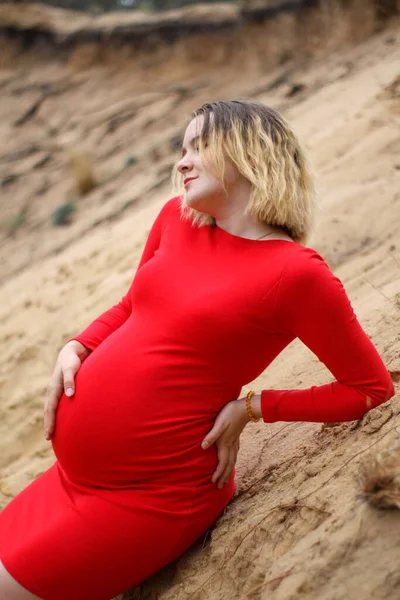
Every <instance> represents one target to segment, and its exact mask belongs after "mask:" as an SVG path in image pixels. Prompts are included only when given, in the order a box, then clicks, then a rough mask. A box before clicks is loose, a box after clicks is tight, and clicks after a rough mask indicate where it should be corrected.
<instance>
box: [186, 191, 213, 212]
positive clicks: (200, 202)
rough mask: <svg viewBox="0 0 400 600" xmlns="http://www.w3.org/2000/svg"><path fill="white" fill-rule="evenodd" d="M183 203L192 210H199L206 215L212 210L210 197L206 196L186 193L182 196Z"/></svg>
mask: <svg viewBox="0 0 400 600" xmlns="http://www.w3.org/2000/svg"><path fill="white" fill-rule="evenodd" d="M184 204H185V205H186V206H189V208H193V209H194V210H198V211H199V212H202V213H206V214H208V215H212V214H213V210H212V206H211V205H212V204H213V203H212V202H210V198H209V197H208V196H196V194H190V192H189V193H187V194H186V195H185V198H184Z"/></svg>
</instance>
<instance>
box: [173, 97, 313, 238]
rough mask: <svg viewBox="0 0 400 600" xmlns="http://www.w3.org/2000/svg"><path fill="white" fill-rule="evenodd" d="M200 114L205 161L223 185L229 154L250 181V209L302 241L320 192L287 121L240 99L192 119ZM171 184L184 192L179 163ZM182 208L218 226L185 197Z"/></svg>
mask: <svg viewBox="0 0 400 600" xmlns="http://www.w3.org/2000/svg"><path fill="white" fill-rule="evenodd" d="M200 116H204V122H203V127H202V130H201V131H199V153H200V157H201V159H202V160H203V159H205V160H206V161H207V162H208V163H211V165H212V168H213V172H215V175H216V177H217V178H218V179H219V181H220V182H221V183H222V184H223V182H224V168H225V156H227V157H228V158H229V159H230V160H231V161H232V162H233V163H234V165H235V166H236V168H237V169H238V171H239V173H240V174H241V175H242V176H244V177H245V178H246V179H247V180H248V181H250V183H251V186H252V191H251V195H250V200H249V203H248V205H247V208H246V213H247V214H249V215H251V216H252V217H254V218H255V219H258V220H259V221H261V222H264V223H266V224H268V225H271V226H275V227H281V228H283V229H284V230H286V231H287V233H288V234H289V235H290V236H291V237H292V239H294V240H295V241H297V242H299V243H300V244H304V243H305V242H306V241H307V239H308V237H309V235H310V233H311V230H312V227H313V224H314V216H315V208H316V194H315V188H314V182H313V177H312V175H311V172H310V169H309V166H308V164H307V160H306V157H305V154H304V151H303V149H302V147H301V146H300V143H299V141H298V139H297V137H296V135H295V134H294V132H293V130H292V129H291V127H290V126H289V125H288V123H287V122H286V121H285V120H284V119H283V117H282V116H281V115H280V114H279V113H278V112H277V111H276V110H274V109H272V108H270V107H269V106H266V105H264V104H261V103H258V102H250V101H240V100H232V101H229V102H211V103H208V104H204V105H203V106H201V107H200V108H198V109H196V110H195V111H194V112H193V113H192V116H191V119H193V118H197V117H200ZM206 147H207V157H205V149H206ZM172 182H173V187H174V190H175V191H176V192H181V190H182V176H181V174H180V173H179V172H178V170H177V166H175V167H174V169H173V173H172ZM181 211H182V217H183V218H186V219H190V220H191V221H192V223H193V224H194V225H197V226H199V227H202V226H205V225H215V219H214V217H212V216H211V215H208V214H205V213H202V212H199V211H197V210H195V209H193V208H191V207H189V206H187V205H185V203H184V197H183V196H182V202H181Z"/></svg>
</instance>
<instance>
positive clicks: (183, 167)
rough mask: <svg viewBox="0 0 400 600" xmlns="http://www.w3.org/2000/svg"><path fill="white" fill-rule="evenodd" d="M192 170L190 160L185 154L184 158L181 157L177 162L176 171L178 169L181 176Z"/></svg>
mask: <svg viewBox="0 0 400 600" xmlns="http://www.w3.org/2000/svg"><path fill="white" fill-rule="evenodd" d="M192 168H193V165H192V163H191V160H190V158H189V156H188V155H187V154H185V156H183V157H182V158H181V160H180V161H179V162H178V164H177V169H178V171H179V173H181V174H182V175H183V174H184V173H187V172H188V171H191V170H192Z"/></svg>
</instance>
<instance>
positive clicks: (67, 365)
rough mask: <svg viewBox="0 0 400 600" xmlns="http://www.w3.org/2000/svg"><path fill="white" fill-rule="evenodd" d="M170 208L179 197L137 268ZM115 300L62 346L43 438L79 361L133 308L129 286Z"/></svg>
mask: <svg viewBox="0 0 400 600" xmlns="http://www.w3.org/2000/svg"><path fill="white" fill-rule="evenodd" d="M171 209H172V210H173V209H175V210H179V198H172V199H171V200H169V201H168V202H167V203H166V204H165V205H164V206H163V208H162V209H161V211H160V213H159V214H158V216H157V218H156V220H155V221H154V224H153V226H152V228H151V230H150V233H149V236H148V238H147V241H146V244H145V247H144V250H143V254H142V257H141V260H140V262H139V265H138V267H137V270H136V272H138V271H139V269H140V268H141V267H142V266H143V265H144V264H145V263H146V262H147V261H148V260H150V259H151V258H152V257H153V256H154V253H155V251H156V250H157V249H158V248H159V246H160V242H161V236H162V232H163V230H164V228H165V224H166V221H167V216H168V214H169V212H170V211H171ZM132 286H133V282H132V284H131V286H130V287H129V290H128V291H127V293H126V294H125V296H123V298H122V299H121V301H120V302H118V304H115V305H114V306H112V307H111V308H110V309H108V310H106V311H105V312H103V313H102V314H101V315H100V316H99V317H97V319H95V320H94V321H92V323H90V325H88V327H86V328H85V329H84V330H83V331H82V332H81V333H80V334H78V335H77V336H75V337H73V338H71V339H70V340H68V342H67V343H66V344H65V346H64V347H63V348H62V349H61V351H60V353H59V355H58V357H57V361H56V366H55V369H54V372H53V374H52V377H51V379H50V383H49V385H48V388H47V397H46V402H45V409H44V429H45V437H46V439H50V438H51V436H52V435H53V433H54V429H55V420H56V413H57V407H58V403H59V400H60V398H61V396H62V394H63V392H64V391H65V393H66V395H67V396H72V395H73V394H74V392H75V376H76V373H77V372H78V370H79V369H80V367H81V364H82V362H83V361H84V360H85V359H86V358H87V357H88V356H89V354H90V353H91V352H92V351H93V350H95V349H96V348H97V347H98V346H99V345H100V344H101V343H102V342H103V341H104V340H105V339H106V338H107V337H108V336H109V335H110V334H111V333H113V331H116V329H118V328H119V327H121V325H123V324H124V323H125V321H126V320H127V319H128V318H129V316H130V314H131V312H132V302H131V288H132Z"/></svg>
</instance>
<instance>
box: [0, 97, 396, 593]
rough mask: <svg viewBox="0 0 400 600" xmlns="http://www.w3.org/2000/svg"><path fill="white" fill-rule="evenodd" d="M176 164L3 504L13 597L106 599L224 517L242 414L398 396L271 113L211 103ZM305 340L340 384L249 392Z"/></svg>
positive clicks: (317, 414)
mask: <svg viewBox="0 0 400 600" xmlns="http://www.w3.org/2000/svg"><path fill="white" fill-rule="evenodd" d="M174 177H175V179H180V180H181V181H182V182H183V184H184V188H185V192H184V194H182V196H178V197H176V198H173V199H171V200H169V201H168V202H167V203H166V204H165V205H164V207H163V208H162V210H161V212H160V213H159V215H158V217H157V219H156V221H155V223H154V225H153V227H152V229H151V232H150V235H149V237H148V240H147V243H146V246H145V249H144V253H143V256H142V259H141V261H140V264H139V266H138V269H137V272H136V275H135V278H134V280H133V282H132V285H131V287H130V289H129V290H128V291H127V293H126V295H125V296H124V297H123V298H122V300H121V301H120V302H119V303H118V304H116V305H115V306H114V307H112V308H111V309H110V310H108V311H106V312H105V313H104V314H102V315H101V316H100V317H99V318H98V319H96V320H95V321H93V323H91V324H90V325H89V326H88V327H87V328H86V329H85V330H84V331H83V332H82V333H80V334H79V335H77V336H76V337H75V338H74V339H73V340H70V341H69V342H68V343H67V344H66V346H65V347H64V348H63V349H62V350H61V352H60V355H59V358H58V361H57V365H56V369H55V373H54V376H53V389H52V390H51V393H50V396H49V398H48V400H47V407H46V419H45V426H46V430H47V431H46V435H47V437H48V438H49V439H50V438H51V439H52V443H53V448H54V452H55V454H56V457H57V461H56V462H55V464H54V465H53V466H52V467H51V468H50V469H49V470H48V471H46V472H45V473H44V474H42V475H41V476H40V477H39V478H38V479H36V480H35V481H34V482H33V483H31V484H30V485H29V486H28V487H27V488H26V489H25V490H24V491H22V492H21V493H20V494H19V495H18V496H17V497H16V498H15V499H14V500H13V501H12V502H10V504H9V505H8V506H7V507H6V508H5V509H4V511H3V512H2V513H1V515H0V561H1V562H0V598H1V599H2V600H29V599H34V598H40V599H42V600H109V599H110V598H112V597H113V596H115V595H116V594H118V593H119V592H122V591H124V590H125V589H127V588H129V587H132V586H135V585H137V584H139V583H140V582H141V581H143V580H144V579H146V578H147V577H148V576H149V575H150V574H152V573H154V572H155V571H157V570H159V569H160V568H161V567H163V566H164V565H166V564H168V563H169V562H170V561H172V560H174V559H176V558H177V557H178V556H179V555H181V554H182V553H183V552H184V551H185V550H186V549H187V548H188V547H189V546H190V545H191V544H192V543H193V542H194V541H195V540H196V539H197V538H198V537H199V536H200V535H201V534H202V533H204V532H205V531H206V530H207V529H208V528H209V527H210V526H211V525H212V524H213V523H214V522H215V521H216V520H217V519H218V517H219V515H220V514H221V512H222V511H223V510H224V508H225V507H226V505H227V504H228V503H229V501H230V500H231V499H232V497H233V495H234V491H235V483H234V475H235V469H234V466H235V462H236V457H237V452H238V448H239V437H240V434H241V432H242V431H243V429H244V427H245V426H246V424H247V423H249V422H250V421H257V420H259V419H260V418H262V419H263V421H264V422H265V423H273V422H276V421H314V422H329V421H348V420H353V419H360V418H361V417H362V416H363V415H364V414H365V413H366V411H368V410H369V409H371V408H373V407H375V406H377V405H379V404H380V403H382V402H385V401H387V400H388V399H389V398H390V397H391V396H393V394H394V389H393V385H392V382H391V379H390V376H389V374H388V371H387V369H386V368H385V365H384V364H383V362H382V360H381V358H380V356H379V354H378V353H377V351H376V349H375V348H374V346H373V344H372V343H371V341H370V340H369V338H368V337H367V335H366V334H365V333H364V331H363V329H362V328H361V326H360V324H359V323H358V321H357V318H356V316H355V314H354V312H353V309H352V306H351V304H350V302H349V299H348V297H347V295H346V293H345V290H344V289H343V286H342V284H341V282H340V280H339V279H338V278H337V277H336V276H335V275H333V273H332V272H331V271H330V270H329V268H328V266H327V265H326V263H325V262H324V260H323V259H322V258H321V257H320V256H319V255H318V254H317V252H315V251H314V250H312V249H310V248H307V247H305V246H304V243H305V241H306V238H307V236H308V234H309V232H310V227H311V223H312V218H313V210H314V192H313V183H312V180H311V177H310V174H309V171H308V169H307V166H306V162H305V159H304V155H303V151H302V149H301V147H300V145H299V142H298V140H297V138H296V137H295V135H294V134H293V132H292V130H291V129H290V127H289V126H288V124H287V123H286V122H285V121H284V119H283V118H282V117H281V116H280V115H279V114H278V113H277V112H276V111H274V110H272V109H271V108H269V107H267V106H264V105H262V104H258V103H252V102H238V101H232V102H215V103H212V104H206V105H204V106H203V107H201V108H199V109H198V110H196V111H195V112H194V114H193V118H192V120H191V121H190V123H189V125H188V127H187V129H186V132H185V136H184V140H183V146H182V158H181V160H180V161H179V163H178V165H177V167H176V169H175V171H174ZM295 338H300V339H301V340H302V341H303V342H304V344H306V345H307V346H308V347H309V348H310V349H311V350H312V351H313V352H314V353H315V354H316V355H317V356H318V358H319V359H320V360H321V361H322V362H323V363H324V364H325V365H326V366H327V368H328V369H329V370H330V371H331V372H332V374H333V376H334V377H335V381H333V382H330V383H327V384H325V385H320V386H312V387H310V388H308V389H301V390H296V389H291V390H276V389H264V390H261V391H260V393H255V392H254V391H253V390H252V391H251V392H249V393H248V394H247V396H246V397H240V392H241V389H242V387H243V386H244V385H245V384H248V383H249V382H250V381H252V380H254V379H255V378H256V377H257V376H258V375H260V373H262V371H264V369H266V367H268V365H269V364H270V363H271V362H272V361H273V360H274V358H275V357H276V356H277V355H278V354H279V353H280V352H281V351H282V350H283V349H284V348H285V347H286V346H287V345H288V344H289V343H290V342H292V340H294V339H295ZM288 368H289V367H288ZM74 374H76V377H75V378H74ZM60 383H61V384H62V383H63V384H64V386H65V393H63V394H62V395H61V398H60V402H59V405H58V408H57V414H55V408H56V406H55V404H57V399H58V394H57V386H58V385H59V384H60ZM67 388H68V389H67ZM69 388H72V390H70V389H69Z"/></svg>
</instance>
